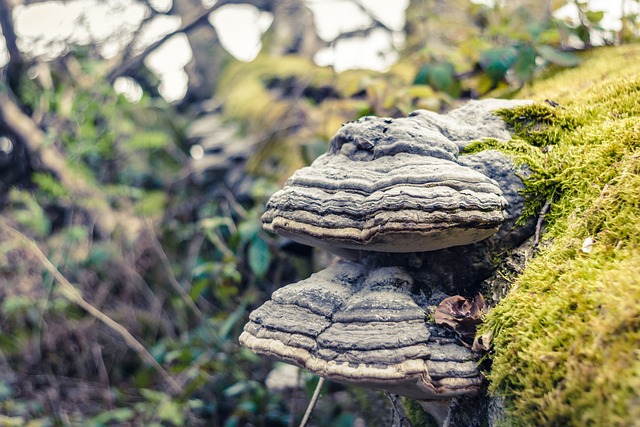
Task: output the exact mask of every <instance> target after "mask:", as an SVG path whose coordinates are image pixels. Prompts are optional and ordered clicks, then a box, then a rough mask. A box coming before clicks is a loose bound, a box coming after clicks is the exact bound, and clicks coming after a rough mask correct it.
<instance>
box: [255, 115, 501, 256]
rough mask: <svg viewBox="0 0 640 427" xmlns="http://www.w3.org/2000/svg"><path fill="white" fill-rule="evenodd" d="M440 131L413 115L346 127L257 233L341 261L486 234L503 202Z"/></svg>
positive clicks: (274, 200) (295, 180) (279, 199)
mask: <svg viewBox="0 0 640 427" xmlns="http://www.w3.org/2000/svg"><path fill="white" fill-rule="evenodd" d="M449 128H450V124H449V126H448V127H446V129H449ZM448 133H449V132H446V133H443V130H442V129H441V128H435V127H434V126H425V120H424V118H421V117H420V116H419V114H415V115H413V116H410V117H406V118H401V119H389V118H374V117H364V118H362V119H360V120H358V121H356V122H352V123H347V124H346V125H344V126H343V127H342V128H341V129H340V130H339V131H338V133H337V134H336V135H335V136H334V137H333V139H332V140H331V144H330V147H329V150H328V152H327V153H326V154H324V155H322V156H320V157H319V158H318V159H317V160H316V161H315V162H313V164H312V165H311V166H309V167H305V168H302V169H300V170H298V171H297V172H295V173H294V175H293V176H292V177H291V178H289V180H288V181H287V182H286V184H285V186H284V188H283V189H282V190H280V191H279V192H277V193H276V194H274V195H273V196H272V197H271V199H270V200H269V202H268V204H267V209H266V212H265V214H264V216H263V223H264V227H265V229H266V230H268V231H271V232H276V233H278V234H281V235H283V236H285V237H289V238H291V239H293V240H296V241H298V242H300V243H305V244H308V245H311V246H318V247H322V248H324V249H327V250H329V251H331V252H334V253H337V254H338V255H341V256H345V257H349V258H358V257H359V255H360V251H376V252H402V253H409V252H424V251H433V250H438V249H443V248H447V247H451V246H461V245H468V244H470V243H474V242H477V241H479V240H482V239H485V238H487V237H489V236H491V235H492V234H494V233H495V232H496V231H497V230H498V228H499V227H500V225H501V224H502V222H503V221H504V219H505V212H504V211H505V209H506V207H507V201H506V200H505V199H504V197H502V192H501V190H500V188H499V186H498V184H497V183H496V182H495V181H493V180H492V179H491V178H489V177H487V176H486V175H484V174H482V173H480V172H478V171H476V170H474V169H472V168H470V167H467V166H464V165H462V164H460V163H459V162H458V161H457V157H458V146H457V144H456V143H455V142H454V141H451V140H449V139H448V138H447V136H446V134H448Z"/></svg>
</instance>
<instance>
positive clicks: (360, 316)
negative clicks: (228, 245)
mask: <svg viewBox="0 0 640 427" xmlns="http://www.w3.org/2000/svg"><path fill="white" fill-rule="evenodd" d="M412 287H413V280H412V279H411V277H410V276H409V274H407V272H406V271H405V270H403V269H401V268H399V267H383V268H378V269H373V270H370V269H369V268H367V267H365V266H364V265H362V264H359V263H354V262H347V261H342V262H338V263H336V264H334V265H333V266H331V267H329V268H327V269H325V270H323V271H321V272H319V273H316V274H314V275H312V276H311V277H310V278H308V279H306V280H302V281H300V282H298V283H294V284H291V285H288V286H285V287H283V288H281V289H278V290H277V291H275V292H274V293H273V296H272V298H271V300H270V301H267V302H266V303H265V304H264V305H262V306H261V307H259V308H258V309H256V310H254V311H253V312H252V313H251V315H250V321H249V323H248V324H247V325H246V326H245V329H244V332H243V333H242V335H241V336H240V343H241V344H242V345H243V346H245V347H247V348H249V349H251V350H253V351H254V352H256V353H259V354H263V355H266V356H270V357H273V358H275V359H278V360H281V361H285V362H288V363H292V364H295V365H297V366H300V367H302V368H304V369H307V370H308V371H310V372H313V373H315V374H318V375H320V376H323V377H325V378H328V379H331V380H334V381H337V382H341V383H347V384H356V385H361V386H366V387H372V388H377V389H381V390H386V391H388V392H390V393H394V394H399V395H402V396H407V397H410V398H413V399H417V400H442V399H448V398H451V397H455V396H464V395H473V394H475V393H477V391H478V390H479V388H480V386H481V384H482V377H481V374H480V372H479V371H478V369H477V368H476V362H475V360H474V354H473V352H471V350H469V349H467V348H466V347H464V346H462V345H460V344H459V342H458V340H457V338H456V337H455V335H454V334H453V333H451V332H450V331H448V330H446V329H444V328H441V327H439V326H436V325H434V324H430V323H428V322H427V316H426V312H425V309H426V307H425V306H424V305H425V302H420V298H419V297H418V296H417V295H414V294H413V293H412V292H411V288H412Z"/></svg>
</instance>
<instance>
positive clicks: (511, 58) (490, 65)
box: [479, 47, 517, 83]
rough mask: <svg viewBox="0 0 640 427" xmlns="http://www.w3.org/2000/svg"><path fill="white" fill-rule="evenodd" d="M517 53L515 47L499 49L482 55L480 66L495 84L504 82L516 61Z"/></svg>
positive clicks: (490, 50)
mask: <svg viewBox="0 0 640 427" xmlns="http://www.w3.org/2000/svg"><path fill="white" fill-rule="evenodd" d="M516 57H517V52H516V49H515V48H513V47H497V48H493V49H489V50H486V51H484V52H482V54H481V55H480V61H479V62H480V66H481V67H482V69H483V70H484V72H485V73H486V74H487V75H488V76H489V77H490V78H491V80H492V81H493V82H494V83H497V82H499V81H502V80H503V79H504V76H505V75H506V74H507V70H509V68H511V66H512V65H513V63H514V62H515V61H516Z"/></svg>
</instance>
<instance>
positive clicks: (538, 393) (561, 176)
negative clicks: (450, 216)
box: [476, 46, 640, 426]
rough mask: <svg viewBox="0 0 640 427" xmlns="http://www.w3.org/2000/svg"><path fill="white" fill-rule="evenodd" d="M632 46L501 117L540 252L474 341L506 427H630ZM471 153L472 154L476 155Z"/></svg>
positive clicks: (639, 370)
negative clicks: (539, 227) (484, 340)
mask: <svg viewBox="0 0 640 427" xmlns="http://www.w3.org/2000/svg"><path fill="white" fill-rule="evenodd" d="M638 64H640V47H639V46H625V47H620V48H603V49H598V50H594V51H593V52H591V53H589V55H588V56H587V57H586V58H585V61H584V63H583V64H582V65H581V66H580V67H579V68H576V69H570V70H565V71H562V72H559V73H557V74H555V75H553V76H551V77H549V78H547V79H545V80H543V81H541V82H539V83H537V84H535V85H533V86H532V87H530V88H528V89H527V90H526V91H524V92H523V93H521V95H520V96H521V97H523V98H528V99H534V100H537V101H538V102H539V104H535V105H532V106H523V107H519V108H516V109H514V110H510V111H505V112H504V113H503V117H504V118H505V119H506V120H507V121H508V122H510V123H511V124H512V125H513V127H514V130H515V132H516V135H517V137H518V138H520V141H515V142H510V143H507V144H504V143H497V142H495V141H484V142H483V143H481V145H483V146H484V147H485V148H486V146H487V145H489V146H492V147H494V148H499V149H501V150H503V151H506V152H510V153H511V154H512V155H513V156H514V157H515V158H516V159H519V160H520V161H522V162H526V163H529V164H530V165H531V169H532V175H531V177H530V178H529V180H528V181H527V193H528V202H529V208H530V209H529V212H530V213H534V212H535V211H536V210H539V208H540V207H541V206H542V205H543V204H544V203H546V202H547V201H549V202H550V211H549V213H548V214H547V215H546V217H545V225H546V233H545V234H544V235H543V238H542V242H541V245H540V248H541V249H540V250H539V252H538V253H537V254H536V256H535V257H534V258H533V259H532V260H531V261H530V263H529V265H528V266H527V267H526V269H525V271H524V273H523V274H522V275H521V276H519V277H518V278H517V279H515V281H514V283H513V286H512V289H511V291H510V293H509V294H508V296H507V297H506V298H505V299H503V300H502V301H501V302H500V303H499V304H498V305H497V307H495V308H494V309H493V310H492V311H491V312H490V313H489V314H488V317H487V320H486V322H485V324H484V326H483V330H481V331H480V333H481V334H482V333H487V332H488V331H491V332H493V336H494V338H493V343H492V353H491V359H492V362H493V363H492V367H491V370H490V372H488V374H487V375H488V378H489V380H490V382H491V386H490V392H491V393H493V394H494V395H496V396H500V397H502V398H503V399H504V402H505V411H506V412H505V418H504V419H503V420H502V421H504V424H506V425H514V426H532V425H539V426H542V425H544V426H587V425H589V426H633V425H635V426H637V425H640V421H639V420H640V65H638ZM476 148H477V147H476Z"/></svg>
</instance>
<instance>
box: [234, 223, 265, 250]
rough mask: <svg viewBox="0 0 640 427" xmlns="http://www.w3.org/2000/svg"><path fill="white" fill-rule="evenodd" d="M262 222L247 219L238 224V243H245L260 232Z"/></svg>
mask: <svg viewBox="0 0 640 427" xmlns="http://www.w3.org/2000/svg"><path fill="white" fill-rule="evenodd" d="M261 228H262V223H261V222H260V221H259V220H248V221H244V222H243V223H241V224H240V225H238V234H240V243H242V244H245V243H247V242H248V241H250V240H253V239H254V238H255V237H256V235H257V234H258V233H259V232H260V229H261Z"/></svg>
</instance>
